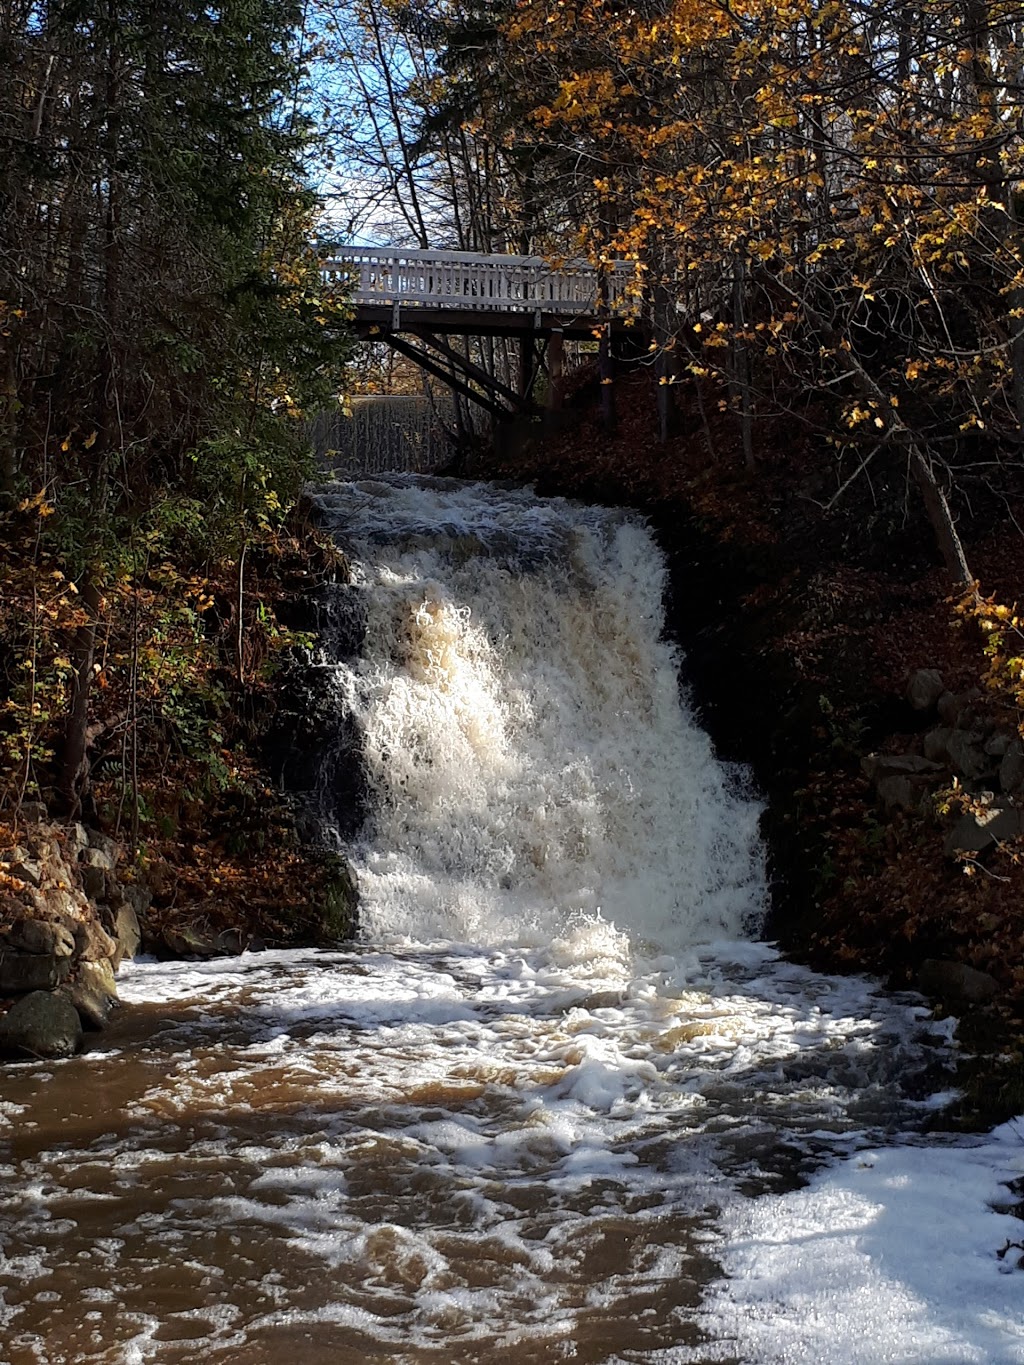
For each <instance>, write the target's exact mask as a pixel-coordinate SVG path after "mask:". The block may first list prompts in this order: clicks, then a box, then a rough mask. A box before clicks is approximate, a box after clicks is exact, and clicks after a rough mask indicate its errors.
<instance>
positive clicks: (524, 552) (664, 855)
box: [312, 474, 766, 952]
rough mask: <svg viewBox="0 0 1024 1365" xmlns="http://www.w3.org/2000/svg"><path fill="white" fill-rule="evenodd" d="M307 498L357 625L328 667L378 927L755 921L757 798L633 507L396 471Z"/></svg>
mask: <svg viewBox="0 0 1024 1365" xmlns="http://www.w3.org/2000/svg"><path fill="white" fill-rule="evenodd" d="M312 496H313V501H314V503H315V505H316V506H317V507H318V509H319V514H320V516H321V518H322V521H323V523H324V524H325V526H326V527H328V528H329V529H330V531H331V533H332V534H333V536H334V537H335V539H336V541H337V543H338V544H339V545H340V546H341V548H342V549H343V550H344V551H345V553H346V555H347V556H348V557H349V559H350V561H351V563H352V567H353V572H352V582H351V584H349V585H348V586H347V587H346V588H345V589H344V592H345V593H346V594H347V595H348V616H349V620H350V622H351V621H352V620H358V621H359V623H360V631H359V633H361V635H362V637H363V638H362V645H361V649H360V651H359V652H358V653H354V652H352V650H351V635H352V631H351V628H349V629H348V630H347V631H346V632H343V634H344V635H345V636H346V637H347V639H346V642H345V643H344V644H338V645H337V646H336V648H335V649H334V651H333V654H331V653H330V644H329V642H328V643H327V644H326V645H325V648H326V649H327V650H328V657H326V658H325V659H324V661H323V662H324V663H325V664H326V666H327V674H328V677H329V678H330V685H331V688H332V704H333V705H334V706H335V707H336V709H337V717H338V728H339V733H342V732H343V733H345V734H346V735H348V736H351V735H352V734H355V735H356V736H357V741H356V744H357V749H358V762H359V763H360V764H361V766H362V784H363V788H364V790H365V793H366V803H367V804H366V809H367V815H366V818H365V821H364V823H363V826H362V828H361V829H360V830H359V832H358V834H357V836H356V838H355V840H354V841H353V842H352V843H351V844H350V846H349V847H348V848H347V852H348V855H349V857H350V859H351V862H352V864H353V866H354V868H355V870H356V873H357V877H358V882H359V887H360V917H361V929H362V932H363V934H364V935H365V936H366V937H369V938H371V939H389V938H395V937H396V936H398V937H405V938H409V939H413V940H416V941H418V942H434V941H438V940H446V941H456V942H465V941H474V942H478V943H499V942H507V941H509V940H515V941H519V942H527V943H548V944H550V943H551V942H553V941H554V940H556V939H562V940H564V939H565V936H566V935H567V934H569V935H572V934H573V933H575V934H577V936H578V935H579V934H580V933H581V932H583V931H585V934H586V935H589V937H588V942H589V943H590V944H591V948H590V949H589V951H594V952H599V951H602V949H601V948H600V947H596V948H595V947H594V944H595V943H600V942H602V941H604V940H606V939H608V938H609V936H610V937H615V936H616V935H620V936H624V935H628V936H629V938H630V940H631V941H632V942H633V943H634V944H638V945H642V946H643V947H644V949H645V950H647V951H666V952H678V951H679V950H680V949H681V948H685V947H688V946H690V945H693V944H696V943H701V942H707V941H709V940H712V939H716V938H722V937H730V938H735V937H738V936H740V935H742V934H743V932H744V931H745V930H749V929H750V928H751V927H752V926H755V925H756V924H757V923H758V922H759V920H760V918H761V917H762V914H763V910H764V904H765V896H766V892H765V876H764V867H763V857H762V850H761V845H760V842H759V839H758V832H757V821H758V815H759V807H758V805H757V804H756V802H755V801H754V800H752V799H751V797H750V795H749V794H748V793H747V792H746V791H745V790H744V787H743V782H742V777H741V774H739V773H738V772H736V771H735V770H732V769H730V768H729V767H728V766H727V765H724V764H723V763H721V762H719V761H718V759H716V757H715V755H714V753H713V750H712V747H711V744H710V742H709V740H708V737H707V736H706V734H705V733H704V732H703V730H702V729H701V728H700V726H699V724H698V722H697V720H696V719H695V717H694V715H693V713H692V710H691V707H690V705H689V702H688V699H687V697H686V695H685V692H682V693H681V690H680V683H679V663H680V660H679V657H678V653H677V651H676V649H675V648H674V647H673V646H672V645H671V644H670V643H668V642H667V641H666V640H665V638H664V610H663V597H664V589H665V579H666V565H665V560H664V556H663V555H662V553H661V551H660V550H659V548H658V546H657V545H656V544H655V542H654V540H653V538H652V536H651V534H650V532H649V530H648V528H647V527H646V525H645V524H644V523H643V521H642V520H640V519H639V518H638V517H636V516H634V515H632V514H629V513H625V512H622V511H617V510H609V509H606V508H597V507H587V506H581V505H577V504H575V503H571V502H568V501H566V500H564V499H557V498H556V499H550V500H542V499H539V498H537V497H536V496H535V495H533V494H532V493H531V492H529V491H524V490H522V489H509V488H503V487H499V486H495V485H487V484H466V483H463V482H460V481H456V480H451V479H438V478H423V477H417V476H414V475H407V474H396V475H389V476H384V477H381V478H377V479H373V480H363V481H359V482H353V483H332V484H326V485H323V486H322V487H320V488H318V489H316V490H313V495H312Z"/></svg>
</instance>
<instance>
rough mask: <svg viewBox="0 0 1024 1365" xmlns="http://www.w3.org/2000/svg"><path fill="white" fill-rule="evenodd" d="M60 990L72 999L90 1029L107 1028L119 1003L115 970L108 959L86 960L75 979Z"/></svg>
mask: <svg viewBox="0 0 1024 1365" xmlns="http://www.w3.org/2000/svg"><path fill="white" fill-rule="evenodd" d="M60 994H61V995H63V996H64V997H65V998H66V999H67V1000H69V1001H70V1002H71V1004H72V1005H73V1006H74V1007H75V1009H76V1010H77V1011H78V1015H79V1018H80V1019H81V1021H82V1023H83V1025H84V1026H85V1027H86V1028H89V1029H103V1028H106V1026H107V1021H108V1020H109V1018H110V1014H111V1011H112V1010H114V1009H115V1008H116V1007H117V1005H118V1004H119V1001H118V998H117V985H116V983H115V981H114V973H113V972H112V971H111V969H110V966H109V964H108V963H106V962H83V963H82V964H81V966H80V967H79V969H78V971H77V972H76V973H75V979H74V981H69V982H68V984H67V985H66V986H63V987H62V988H61V991H60Z"/></svg>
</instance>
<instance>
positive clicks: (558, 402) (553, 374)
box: [547, 327, 565, 412]
mask: <svg viewBox="0 0 1024 1365" xmlns="http://www.w3.org/2000/svg"><path fill="white" fill-rule="evenodd" d="M564 368H565V334H564V333H563V331H562V329H561V328H560V327H556V328H555V330H554V331H553V332H552V333H551V336H550V338H549V339H548V393H547V405H548V407H549V408H550V409H551V411H552V412H557V411H558V410H559V409H560V408H561V406H562V403H563V402H564V401H565V391H564V389H563V387H562V376H563V373H564Z"/></svg>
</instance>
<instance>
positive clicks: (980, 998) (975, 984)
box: [917, 957, 999, 1005]
mask: <svg viewBox="0 0 1024 1365" xmlns="http://www.w3.org/2000/svg"><path fill="white" fill-rule="evenodd" d="M917 984H918V985H919V986H920V988H921V990H922V991H924V992H925V994H926V995H936V996H939V997H940V998H941V999H944V1000H950V999H952V1000H960V1001H963V1002H965V1003H966V1004H971V1005H984V1004H986V1003H987V1002H988V1001H989V1000H991V999H992V998H993V997H994V996H995V995H997V994H998V992H999V983H998V981H996V979H995V977H993V976H989V974H988V972H979V971H978V970H977V969H976V968H974V967H968V966H965V965H964V963H962V962H941V961H939V960H938V959H937V958H934V957H929V958H926V959H925V961H924V962H922V963H921V970H920V971H919V972H918V974H917Z"/></svg>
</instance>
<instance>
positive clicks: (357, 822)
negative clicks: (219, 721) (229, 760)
mask: <svg viewBox="0 0 1024 1365" xmlns="http://www.w3.org/2000/svg"><path fill="white" fill-rule="evenodd" d="M287 624H288V625H289V627H290V628H291V629H293V630H297V631H301V632H308V633H309V634H310V635H312V636H314V637H315V639H316V642H317V643H316V644H315V645H314V647H313V648H312V649H297V650H295V651H293V653H292V655H291V657H290V659H289V661H288V663H287V664H286V666H285V668H284V669H283V671H282V673H281V675H280V678H279V682H278V687H277V706H276V711H275V715H274V720H273V724H272V726H271V727H270V730H269V733H268V735H267V737H266V740H265V746H264V755H265V760H266V763H267V766H268V768H269V770H270V773H271V775H272V777H273V779H274V782H275V783H276V785H277V787H278V789H279V790H280V791H281V792H282V793H283V794H284V795H285V796H286V797H287V798H288V800H289V802H290V804H291V806H292V808H293V810H294V813H295V821H296V827H297V830H298V832H299V835H300V837H301V838H302V839H303V840H305V841H306V842H307V843H310V844H313V845H314V846H317V847H326V848H330V849H331V850H332V851H335V850H336V848H337V845H338V843H339V842H345V841H347V840H350V839H352V838H353V837H354V836H355V835H356V834H357V833H358V831H359V830H360V828H361V827H362V825H363V823H364V821H365V819H366V815H367V800H366V790H365V782H364V780H363V773H362V764H361V760H360V755H359V736H358V732H357V728H356V724H355V721H354V719H353V717H352V716H351V714H349V713H348V712H347V711H346V710H345V708H344V706H343V705H342V699H341V698H340V697H339V695H338V691H337V684H336V680H335V678H334V676H333V671H332V668H331V665H332V664H333V663H335V662H342V661H345V662H347V661H349V660H352V659H354V658H357V657H358V656H359V654H360V653H361V650H362V645H363V637H364V634H365V630H366V619H365V609H364V607H363V606H362V603H361V599H360V595H359V594H358V593H356V592H355V591H354V590H353V589H352V587H351V586H350V584H349V583H348V582H347V581H345V580H344V577H340V578H339V579H338V580H337V581H334V582H328V583H323V584H321V585H320V586H319V587H316V588H314V589H313V590H312V591H311V592H310V593H309V594H308V595H307V596H303V597H297V598H296V599H295V600H294V601H293V602H292V604H291V607H290V611H289V619H288V623H287Z"/></svg>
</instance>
